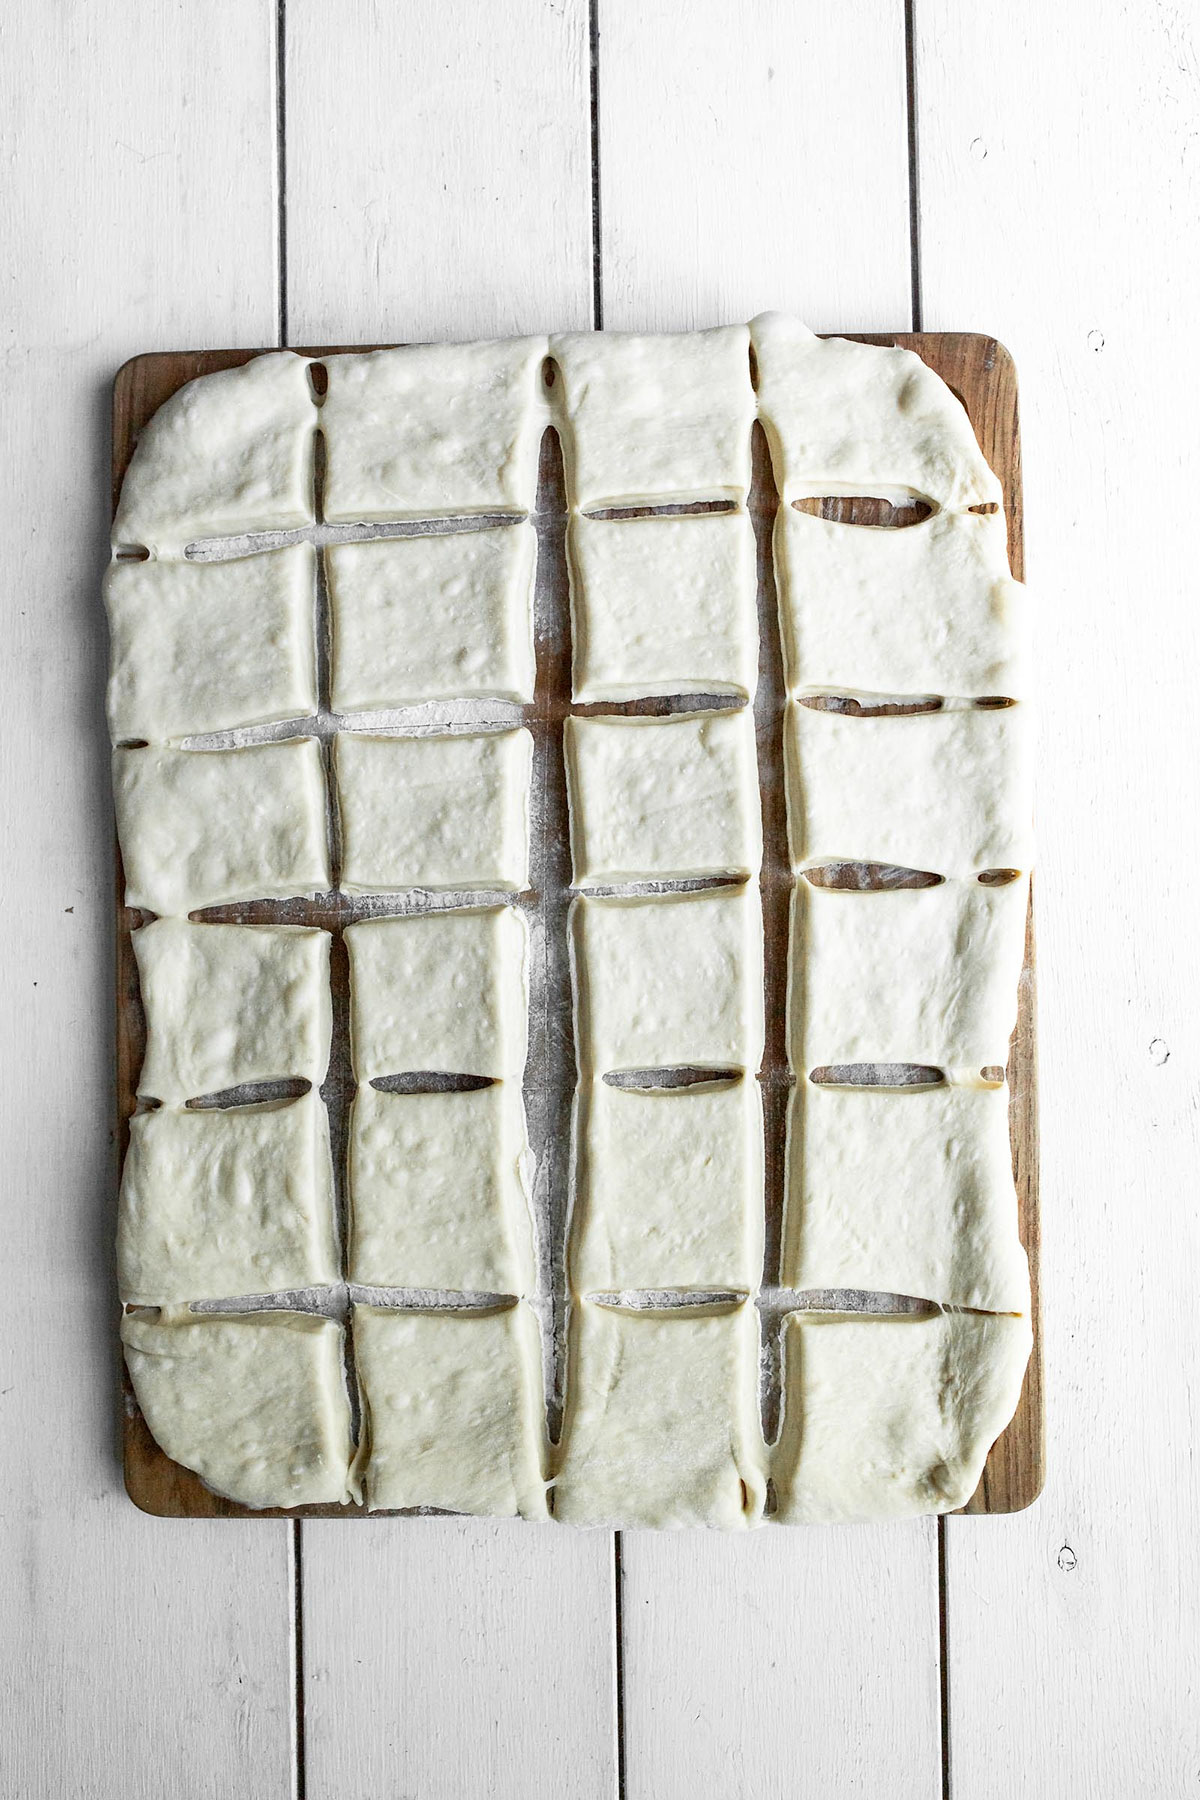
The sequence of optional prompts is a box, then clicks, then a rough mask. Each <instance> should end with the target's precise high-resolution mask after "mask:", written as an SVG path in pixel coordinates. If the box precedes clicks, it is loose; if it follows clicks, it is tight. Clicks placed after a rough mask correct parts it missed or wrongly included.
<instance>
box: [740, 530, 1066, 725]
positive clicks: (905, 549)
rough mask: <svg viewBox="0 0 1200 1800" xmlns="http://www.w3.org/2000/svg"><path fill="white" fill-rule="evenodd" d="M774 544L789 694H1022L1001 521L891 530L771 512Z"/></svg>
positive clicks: (1023, 624)
mask: <svg viewBox="0 0 1200 1800" xmlns="http://www.w3.org/2000/svg"><path fill="white" fill-rule="evenodd" d="M774 542H775V576H776V586H777V588H778V591H779V619H780V626H781V628H782V632H783V653H784V664H785V675H786V679H787V684H788V688H789V690H790V691H791V692H792V693H805V692H807V693H820V694H906V695H909V696H916V697H920V696H924V695H947V694H951V695H960V696H962V697H963V698H964V699H976V698H985V697H988V698H994V697H1000V696H1003V697H1006V698H1008V699H1012V700H1020V699H1023V698H1025V697H1026V696H1027V695H1028V693H1029V686H1030V673H1029V659H1028V608H1027V605H1026V596H1025V589H1024V588H1023V587H1022V586H1021V584H1020V582H1018V581H1014V580H1013V578H1012V576H1011V575H1010V574H1009V570H1008V531H1007V527H1006V525H1005V522H1004V516H1003V514H1002V513H994V514H987V513H985V514H979V513H971V512H960V513H955V512H941V513H934V514H933V515H932V516H931V517H930V518H928V519H925V520H923V521H922V522H921V523H920V524H918V525H908V526H904V527H902V528H900V529H898V530H896V529H890V528H885V529H876V528H872V527H867V526H859V525H842V524H837V523H834V522H833V521H831V520H828V519H819V518H814V517H813V515H812V514H811V513H805V512H798V511H797V510H796V508H795V507H794V506H781V507H780V509H779V513H778V515H777V518H776V524H775V537H774Z"/></svg>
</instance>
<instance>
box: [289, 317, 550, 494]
mask: <svg viewBox="0 0 1200 1800" xmlns="http://www.w3.org/2000/svg"><path fill="white" fill-rule="evenodd" d="M545 355H546V340H545V338H536V337H527V338H504V339H497V340H495V341H492V342H484V343H476V344H411V345H407V346H405V347H403V348H401V349H398V350H375V351H371V352H368V353H367V354H365V355H350V356H330V357H328V358H326V360H325V367H326V369H327V370H328V371H329V388H328V392H327V393H326V395H325V401H324V404H323V406H322V407H321V431H322V434H323V435H324V438H325V517H326V518H327V519H328V520H329V522H330V523H331V524H337V523H344V522H346V521H352V520H356V519H420V518H424V517H431V516H433V515H435V514H438V513H441V514H447V513H477V512H532V510H533V506H534V502H535V500H536V498H537V470H538V453H539V450H540V447H541V438H542V429H543V425H544V423H545V403H544V401H543V399H542V380H541V369H542V362H543V360H544V358H545Z"/></svg>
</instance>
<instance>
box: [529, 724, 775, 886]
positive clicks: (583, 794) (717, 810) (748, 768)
mask: <svg viewBox="0 0 1200 1800" xmlns="http://www.w3.org/2000/svg"><path fill="white" fill-rule="evenodd" d="M565 742H566V753H567V771H568V778H569V790H570V800H571V847H572V852H573V862H574V870H575V881H576V883H577V885H580V886H592V885H596V884H599V883H605V882H624V881H641V880H645V879H647V878H649V879H661V878H666V877H672V876H697V875H749V874H753V873H755V872H756V871H757V869H758V867H759V865H760V864H761V862H762V808H761V803H760V800H759V792H758V763H757V759H756V755H755V745H754V718H753V715H752V713H751V712H750V709H749V708H748V707H743V708H741V709H740V710H739V711H737V712H716V711H707V712H697V713H675V714H673V715H672V716H671V717H669V718H665V719H655V718H615V719H605V718H596V719H576V718H570V719H568V720H567V722H566V740H565Z"/></svg>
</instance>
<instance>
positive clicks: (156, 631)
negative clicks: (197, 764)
mask: <svg viewBox="0 0 1200 1800" xmlns="http://www.w3.org/2000/svg"><path fill="white" fill-rule="evenodd" d="M315 580H316V573H315V566H314V557H313V551H312V548H311V546H310V545H308V544H294V545H292V547H291V548H290V549H287V550H271V551H267V552H266V553H264V554H263V555H260V556H239V557H236V558H235V559H234V560H232V561H230V562H190V563H189V562H116V563H112V564H111V565H110V566H109V570H108V573H107V575H106V576H105V579H104V598H105V602H106V604H107V607H108V628H109V644H110V666H111V674H110V676H109V682H108V724H109V730H110V731H111V733H112V735H113V737H114V739H120V738H146V739H148V741H149V742H150V743H166V742H170V741H171V740H172V739H177V738H181V737H191V736H198V735H199V734H200V733H202V732H206V731H226V730H228V729H230V728H231V727H233V726H237V725H259V724H262V723H264V722H266V721H269V720H273V719H293V718H305V717H307V716H308V715H310V714H312V713H315V712H316V710H317V672H316V652H315V645H314V638H313V595H314V584H315Z"/></svg>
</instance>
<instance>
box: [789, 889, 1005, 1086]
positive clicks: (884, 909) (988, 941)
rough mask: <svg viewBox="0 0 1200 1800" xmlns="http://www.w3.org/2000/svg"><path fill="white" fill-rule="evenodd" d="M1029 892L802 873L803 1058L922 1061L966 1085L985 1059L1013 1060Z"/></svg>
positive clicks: (814, 1063) (799, 985)
mask: <svg viewBox="0 0 1200 1800" xmlns="http://www.w3.org/2000/svg"><path fill="white" fill-rule="evenodd" d="M1028 903H1029V882H1028V880H1022V881H1014V882H1011V883H1010V884H1009V885H1008V886H1007V887H983V886H981V885H980V883H979V882H977V881H946V882H943V883H942V885H941V886H940V887H931V888H900V889H890V890H886V891H883V892H866V893H858V892H854V891H844V890H842V889H837V888H815V887H813V886H811V885H810V883H808V882H807V881H801V882H800V884H799V886H798V888H797V890H796V900H795V905H794V907H793V915H792V955H791V958H790V979H789V988H790V992H789V998H788V1015H789V1016H788V1037H789V1043H790V1055H791V1061H792V1067H793V1068H794V1069H796V1070H797V1072H803V1071H808V1070H811V1069H814V1068H821V1067H824V1066H827V1065H829V1064H840V1063H868V1062H877V1063H922V1064H926V1065H928V1066H930V1067H932V1068H938V1069H943V1070H945V1071H946V1072H947V1073H948V1074H952V1075H953V1076H954V1077H955V1078H956V1079H957V1080H959V1081H961V1082H962V1083H963V1084H964V1085H971V1084H972V1083H978V1080H979V1071H980V1069H981V1068H992V1067H1001V1068H1003V1067H1004V1066H1005V1065H1006V1064H1007V1062H1008V1040H1009V1038H1010V1037H1011V1035H1012V1030H1013V1026H1014V1025H1015V1023H1016V1018H1017V980H1018V977H1019V976H1020V973H1021V965H1022V962H1023V960H1024V953H1025V913H1026V909H1027V906H1028ZM797 934H800V935H799V936H798V935H797Z"/></svg>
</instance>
